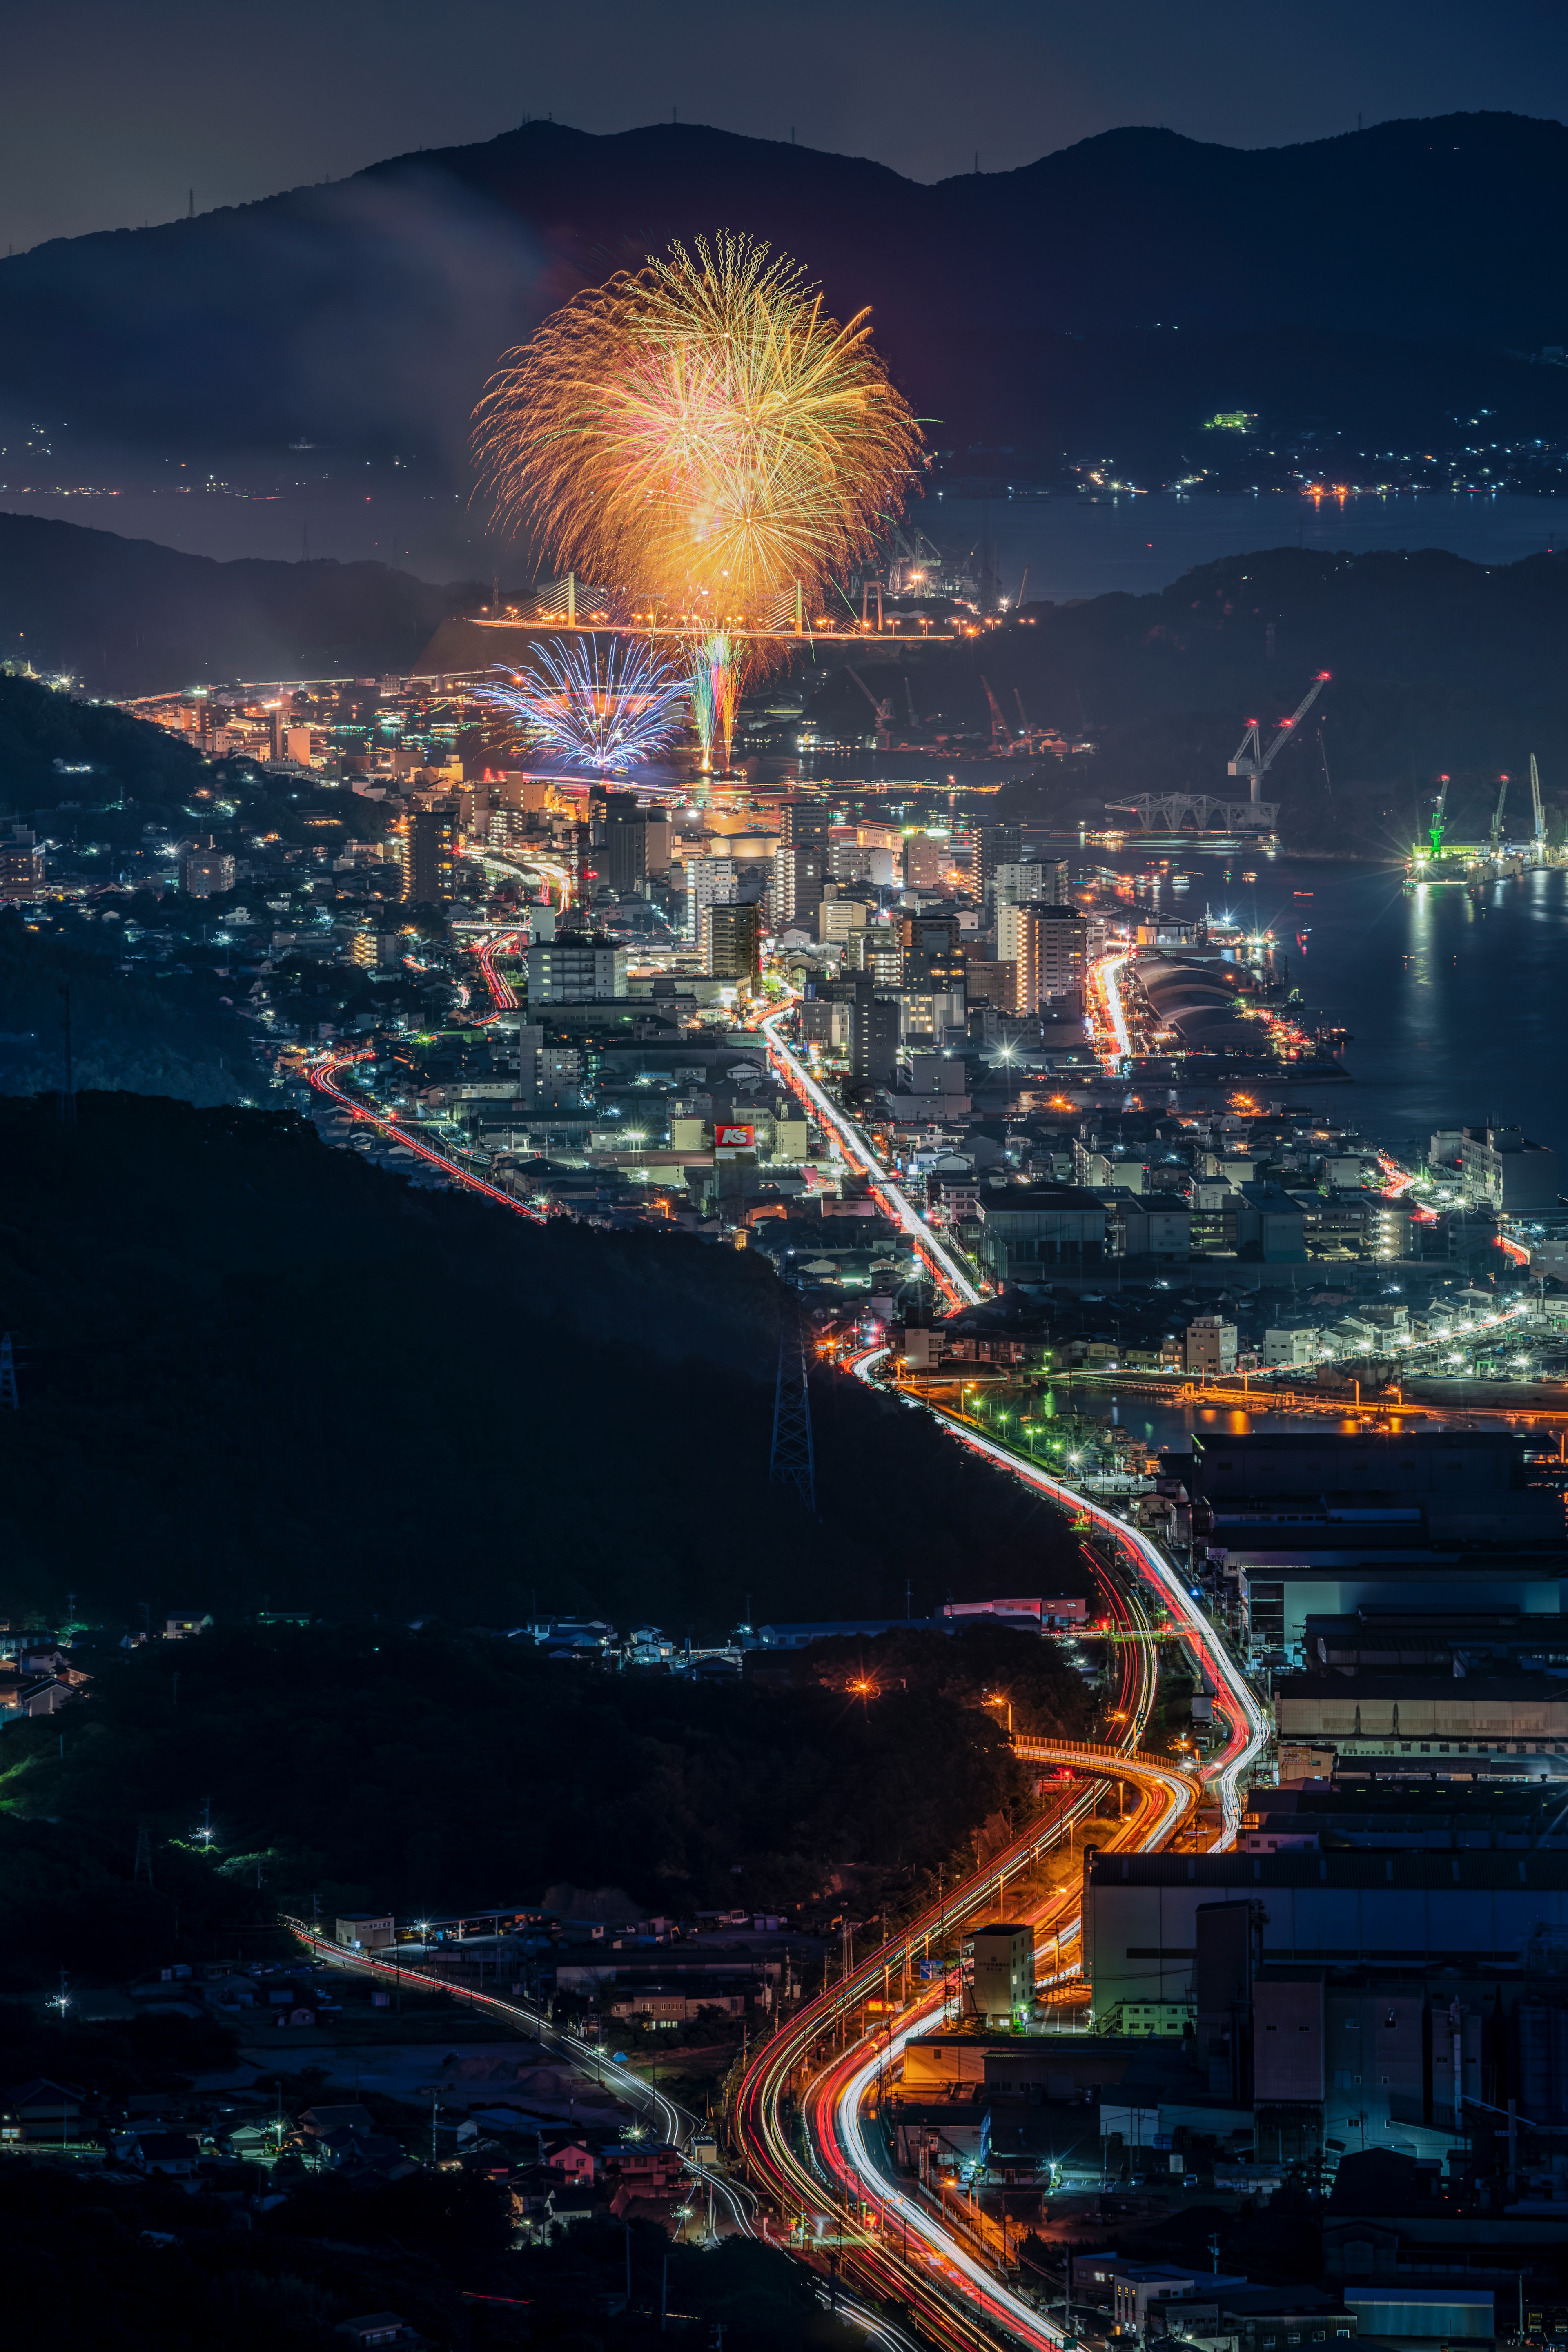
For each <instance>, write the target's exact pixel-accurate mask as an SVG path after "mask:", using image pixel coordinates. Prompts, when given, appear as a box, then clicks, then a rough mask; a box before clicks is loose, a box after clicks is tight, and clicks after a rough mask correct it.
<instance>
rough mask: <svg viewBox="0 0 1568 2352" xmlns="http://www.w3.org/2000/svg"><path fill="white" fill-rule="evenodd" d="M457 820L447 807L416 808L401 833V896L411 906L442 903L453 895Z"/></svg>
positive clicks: (443, 904)
mask: <svg viewBox="0 0 1568 2352" xmlns="http://www.w3.org/2000/svg"><path fill="white" fill-rule="evenodd" d="M457 846H458V820H457V817H456V815H455V814H454V813H453V812H452V811H451V810H450V809H415V810H414V811H412V812H411V814H409V816H408V817H407V818H406V820H405V832H404V835H403V898H404V904H405V906H410V907H440V906H445V905H446V904H447V901H448V900H449V899H450V898H452V897H453V895H454V890H453V882H452V867H453V862H454V860H455V858H456V856H457Z"/></svg>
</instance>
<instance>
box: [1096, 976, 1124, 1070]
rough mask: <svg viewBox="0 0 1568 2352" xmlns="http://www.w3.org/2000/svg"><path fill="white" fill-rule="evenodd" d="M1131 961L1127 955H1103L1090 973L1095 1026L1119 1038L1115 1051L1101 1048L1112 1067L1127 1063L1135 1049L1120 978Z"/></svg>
mask: <svg viewBox="0 0 1568 2352" xmlns="http://www.w3.org/2000/svg"><path fill="white" fill-rule="evenodd" d="M1127 961H1128V958H1127V957H1126V956H1124V955H1110V956H1102V957H1101V958H1100V961H1099V962H1098V963H1097V964H1095V965H1094V966H1093V967H1092V968H1091V970H1090V971H1089V1002H1090V1005H1091V1008H1095V1009H1096V1010H1097V1013H1098V1017H1097V1019H1096V1023H1095V1026H1096V1028H1097V1029H1100V1028H1102V1027H1103V1028H1106V1029H1109V1030H1110V1034H1111V1037H1112V1038H1113V1040H1114V1041H1115V1052H1114V1053H1110V1054H1108V1053H1105V1052H1104V1049H1103V1048H1101V1055H1102V1058H1103V1059H1104V1061H1105V1062H1106V1064H1107V1066H1111V1065H1113V1064H1115V1063H1117V1062H1124V1061H1125V1060H1126V1059H1127V1057H1128V1055H1130V1054H1131V1051H1132V1047H1131V1044H1130V1043H1129V1040H1128V1035H1127V1014H1126V1011H1125V1009H1124V1007H1123V1005H1122V1002H1121V985H1120V983H1119V982H1118V980H1117V977H1116V975H1117V973H1118V972H1119V971H1121V968H1122V966H1123V965H1124V964H1125V963H1126V962H1127Z"/></svg>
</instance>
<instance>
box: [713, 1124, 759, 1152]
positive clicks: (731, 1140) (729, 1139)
mask: <svg viewBox="0 0 1568 2352" xmlns="http://www.w3.org/2000/svg"><path fill="white" fill-rule="evenodd" d="M756 1139H757V1130H756V1129H755V1128H754V1127H716V1128H715V1129H714V1130H713V1145H714V1149H715V1150H718V1151H750V1150H752V1148H753V1147H754V1145H755V1143H756Z"/></svg>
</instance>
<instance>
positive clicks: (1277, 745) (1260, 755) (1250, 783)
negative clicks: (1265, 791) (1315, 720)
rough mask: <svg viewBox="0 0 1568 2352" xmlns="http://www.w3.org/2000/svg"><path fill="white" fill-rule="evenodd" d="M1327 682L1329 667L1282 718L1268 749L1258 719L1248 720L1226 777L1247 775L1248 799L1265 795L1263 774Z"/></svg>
mask: <svg viewBox="0 0 1568 2352" xmlns="http://www.w3.org/2000/svg"><path fill="white" fill-rule="evenodd" d="M1328 682H1329V672H1328V671H1327V670H1326V669H1321V670H1320V671H1319V672H1318V675H1317V677H1315V678H1314V679H1313V680H1312V683H1311V685H1310V687H1309V688H1307V691H1306V693H1305V694H1304V695H1303V696H1302V697H1301V699H1300V702H1299V703H1298V704H1297V705H1296V708H1295V709H1294V710H1293V711H1292V712H1291V713H1290V716H1289V719H1281V720H1280V721H1279V732H1278V733H1277V734H1276V736H1275V738H1274V740H1273V741H1272V742H1271V743H1270V744H1269V746H1268V751H1265V750H1264V749H1263V739H1262V733H1261V730H1260V729H1259V726H1258V720H1257V719H1248V720H1247V732H1246V734H1245V735H1244V736H1243V737H1242V739H1241V740H1240V742H1239V743H1238V744H1237V747H1236V757H1235V758H1234V759H1233V760H1231V761H1229V762H1228V763H1227V764H1226V775H1227V776H1245V777H1246V778H1247V798H1248V799H1249V800H1250V801H1252V802H1253V803H1257V802H1258V801H1259V800H1261V799H1262V797H1263V795H1262V793H1261V792H1260V791H1259V789H1258V787H1259V785H1260V784H1261V783H1262V782H1263V779H1264V777H1265V776H1266V775H1267V774H1268V771H1269V769H1270V768H1271V767H1272V766H1273V764H1274V762H1275V761H1276V760H1277V759H1278V758H1279V754H1280V752H1281V751H1282V750H1283V749H1284V747H1285V745H1286V744H1287V743H1288V742H1289V739H1290V737H1291V735H1292V734H1293V733H1294V732H1295V730H1296V729H1297V728H1298V727H1300V724H1301V721H1302V719H1305V717H1306V715H1307V713H1308V711H1309V710H1310V709H1311V707H1312V705H1313V703H1314V702H1316V700H1317V698H1318V697H1319V695H1320V694H1321V692H1322V690H1323V688H1324V687H1325V686H1327V684H1328Z"/></svg>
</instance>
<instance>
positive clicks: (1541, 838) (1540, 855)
mask: <svg viewBox="0 0 1568 2352" xmlns="http://www.w3.org/2000/svg"><path fill="white" fill-rule="evenodd" d="M1530 797H1531V800H1532V801H1533V802H1534V803H1535V863H1536V864H1537V866H1544V865H1545V863H1546V812H1545V810H1544V809H1543V808H1542V805H1541V772H1540V770H1539V769H1538V768H1537V766H1536V764H1535V754H1534V752H1533V751H1532V752H1531V755H1530Z"/></svg>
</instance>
